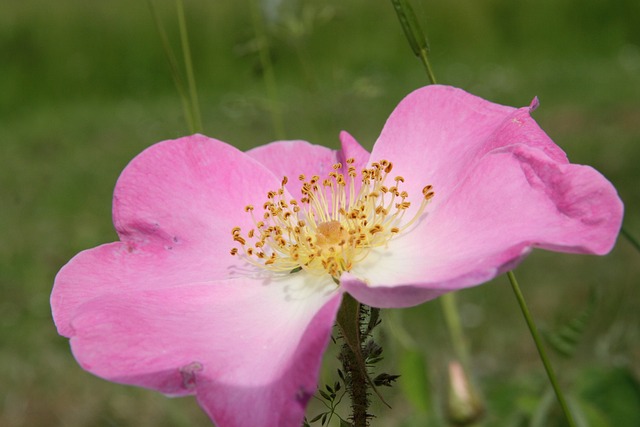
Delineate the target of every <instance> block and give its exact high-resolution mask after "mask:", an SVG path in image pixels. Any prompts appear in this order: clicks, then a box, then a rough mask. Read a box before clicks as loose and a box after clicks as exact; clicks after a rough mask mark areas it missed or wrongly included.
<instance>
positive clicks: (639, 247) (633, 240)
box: [620, 227, 640, 252]
mask: <svg viewBox="0 0 640 427" xmlns="http://www.w3.org/2000/svg"><path fill="white" fill-rule="evenodd" d="M620 234H622V235H623V236H624V237H625V238H626V239H627V240H628V241H629V243H631V245H632V246H633V247H634V248H636V250H637V251H638V252H640V242H638V239H636V238H635V237H633V235H632V234H631V233H629V232H628V231H627V229H626V228H624V227H622V229H621V230H620Z"/></svg>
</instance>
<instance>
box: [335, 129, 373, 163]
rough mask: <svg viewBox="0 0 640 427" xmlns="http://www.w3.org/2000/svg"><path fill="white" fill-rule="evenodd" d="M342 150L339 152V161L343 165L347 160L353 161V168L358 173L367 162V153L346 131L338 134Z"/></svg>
mask: <svg viewBox="0 0 640 427" xmlns="http://www.w3.org/2000/svg"><path fill="white" fill-rule="evenodd" d="M340 142H341V144H342V149H341V150H340V152H339V156H338V157H339V160H340V162H342V164H343V165H344V164H345V163H346V161H347V159H349V158H351V159H353V160H354V163H353V166H355V168H356V170H358V171H360V170H361V169H362V168H364V167H365V166H366V165H367V163H368V162H369V156H370V155H369V152H368V151H367V150H365V149H364V148H363V147H362V145H360V143H358V141H356V139H355V138H354V137H353V136H351V134H350V133H348V132H346V131H342V132H340Z"/></svg>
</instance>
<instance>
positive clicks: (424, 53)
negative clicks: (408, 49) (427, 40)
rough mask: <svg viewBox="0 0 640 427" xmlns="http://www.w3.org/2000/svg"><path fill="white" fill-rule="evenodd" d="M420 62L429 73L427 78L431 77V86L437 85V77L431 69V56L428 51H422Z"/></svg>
mask: <svg viewBox="0 0 640 427" xmlns="http://www.w3.org/2000/svg"><path fill="white" fill-rule="evenodd" d="M420 62H422V65H424V69H425V71H426V72H427V76H428V77H429V81H430V82H431V84H432V85H434V84H436V76H435V75H434V74H433V70H432V69H431V63H430V62H429V55H428V52H427V50H426V49H420Z"/></svg>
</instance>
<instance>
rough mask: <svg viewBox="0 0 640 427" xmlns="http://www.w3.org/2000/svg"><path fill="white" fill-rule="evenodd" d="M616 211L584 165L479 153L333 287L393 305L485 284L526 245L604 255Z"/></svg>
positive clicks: (504, 151)
mask: <svg viewBox="0 0 640 427" xmlns="http://www.w3.org/2000/svg"><path fill="white" fill-rule="evenodd" d="M622 213H623V206H622V202H621V201H620V199H619V198H618V195H617V193H616V191H615V188H614V187H613V186H612V185H611V183H609V182H608V181H607V180H606V179H605V178H604V177H603V176H602V175H600V174H599V173H598V172H597V171H595V170H594V169H592V168H590V167H588V166H581V165H572V164H568V163H564V162H556V161H553V160H552V159H550V158H549V157H548V155H547V154H546V153H545V152H544V151H542V150H540V149H539V148H533V147H531V146H528V145H515V146H511V147H505V148H499V149H496V150H494V151H492V152H491V153H489V154H488V155H486V156H484V157H483V158H482V159H481V160H479V162H478V163H477V165H476V166H475V167H474V168H473V169H472V170H471V171H470V172H469V174H468V176H467V177H466V178H465V179H464V181H463V182H461V183H460V185H459V186H458V187H457V188H455V189H454V192H453V193H452V194H450V195H448V196H447V197H446V200H445V201H444V202H443V203H442V204H441V205H440V206H438V207H437V208H436V209H433V210H432V211H431V212H430V213H429V214H428V216H427V217H426V218H425V219H424V220H423V221H422V222H421V223H420V224H418V225H417V226H416V227H415V229H413V230H411V231H409V232H407V233H406V234H405V235H403V236H400V237H398V238H396V239H394V240H392V241H391V242H390V243H389V247H388V248H387V249H386V250H380V251H379V252H377V253H372V254H371V255H370V256H369V257H367V259H366V260H365V262H364V263H361V264H360V265H358V266H357V267H356V269H355V270H354V271H352V272H351V274H348V275H343V277H342V278H341V284H342V286H343V287H344V289H345V290H346V291H347V292H349V293H351V294H352V295H353V296H354V297H355V298H357V299H358V300H359V301H361V302H364V303H365V304H370V305H374V306H381V307H401V306H408V305H416V304H420V303H421V302H423V301H426V300H429V299H432V298H435V297H436V296H438V295H440V294H442V293H444V292H447V291H451V290H455V289H459V288H464V287H468V286H473V285H477V284H480V283H483V282H485V281H487V280H490V279H491V278H493V277H495V276H496V275H498V274H500V273H502V272H504V271H506V270H509V269H511V268H513V267H514V266H515V265H516V264H517V263H518V262H519V261H521V260H522V259H523V258H524V256H526V255H527V254H528V253H529V251H530V249H531V248H532V247H539V248H544V249H550V250H554V251H562V252H574V253H591V254H600V255H601V254H605V253H607V252H609V251H610V250H611V248H612V247H613V245H614V244H615V240H616V237H617V234H618V232H619V230H620V226H621V222H622Z"/></svg>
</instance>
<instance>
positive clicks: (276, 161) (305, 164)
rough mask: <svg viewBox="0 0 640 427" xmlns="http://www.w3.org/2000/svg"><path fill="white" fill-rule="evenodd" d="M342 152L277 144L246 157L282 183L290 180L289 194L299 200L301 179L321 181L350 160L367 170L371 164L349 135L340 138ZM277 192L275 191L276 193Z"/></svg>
mask: <svg viewBox="0 0 640 427" xmlns="http://www.w3.org/2000/svg"><path fill="white" fill-rule="evenodd" d="M340 139H341V142H342V149H341V150H339V151H336V150H332V149H330V148H327V147H323V146H321V145H313V144H310V143H308V142H306V141H277V142H272V143H270V144H266V145H262V146H259V147H256V148H253V149H251V150H249V151H247V154H248V155H249V156H251V157H253V158H254V159H256V160H257V161H259V162H260V163H262V164H263V165H264V166H266V167H267V168H268V169H269V170H270V171H271V172H273V174H274V175H275V176H276V177H277V178H278V179H282V178H283V177H285V176H286V177H287V178H288V180H289V182H288V184H287V185H286V188H287V190H288V191H289V193H290V194H291V195H293V196H294V197H296V198H297V197H299V196H300V189H301V188H302V182H301V181H300V180H299V179H298V177H299V176H300V175H305V176H306V178H307V179H309V178H311V176H313V175H318V176H320V177H322V178H324V177H327V176H328V174H329V173H330V172H333V165H334V164H336V163H338V162H341V163H342V164H343V165H344V164H345V161H346V159H347V158H350V157H351V158H354V159H357V162H356V165H360V167H362V166H364V165H365V164H366V163H367V161H368V160H369V153H368V152H367V150H365V149H364V148H362V146H360V144H358V142H357V141H356V140H355V139H354V138H353V137H352V136H351V135H349V134H348V133H346V132H342V133H341V134H340ZM275 189H276V188H274V190H275Z"/></svg>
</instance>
